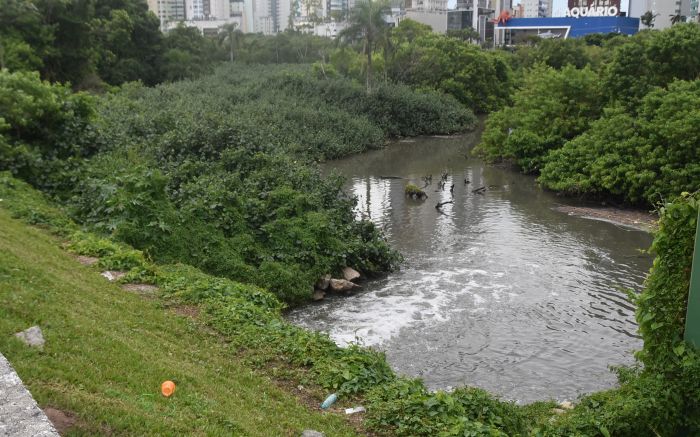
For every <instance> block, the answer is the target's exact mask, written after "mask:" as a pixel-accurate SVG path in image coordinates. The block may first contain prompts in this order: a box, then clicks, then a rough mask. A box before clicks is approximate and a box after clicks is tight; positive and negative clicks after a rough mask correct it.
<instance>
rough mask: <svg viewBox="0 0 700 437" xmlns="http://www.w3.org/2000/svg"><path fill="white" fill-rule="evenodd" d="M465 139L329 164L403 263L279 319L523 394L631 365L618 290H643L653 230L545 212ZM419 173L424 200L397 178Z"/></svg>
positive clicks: (582, 388)
mask: <svg viewBox="0 0 700 437" xmlns="http://www.w3.org/2000/svg"><path fill="white" fill-rule="evenodd" d="M473 141H474V137H464V138H459V139H422V140H417V141H415V142H413V143H401V144H396V145H392V146H390V147H388V148H386V149H384V150H381V151H375V152H370V153H366V154H363V155H360V156H355V157H351V158H349V159H346V160H342V161H336V162H333V163H330V164H329V165H330V166H332V167H333V168H335V169H337V170H338V171H340V172H341V173H342V174H344V175H346V176H347V177H348V178H349V182H348V191H349V192H350V194H352V195H354V196H357V198H358V208H357V211H358V215H364V216H366V217H369V218H370V219H371V220H372V221H373V222H375V223H376V224H377V225H379V226H380V227H382V228H383V229H384V230H385V232H386V234H387V237H388V238H389V240H390V242H391V244H392V245H393V246H394V247H395V248H397V249H398V250H400V251H401V252H402V253H403V254H404V256H405V257H406V264H405V266H404V267H403V268H402V270H401V271H399V272H396V273H393V274H391V275H389V276H388V277H386V278H383V279H381V280H377V281H373V282H371V283H368V284H365V286H364V288H363V291H362V292H360V293H357V294H355V295H353V296H351V297H348V298H333V297H331V298H329V299H326V300H325V301H323V302H321V303H319V304H315V305H309V306H307V307H304V308H300V309H297V310H295V311H294V312H292V313H291V314H290V316H289V317H290V319H291V320H292V321H293V322H295V323H298V324H300V325H303V326H306V327H309V328H312V329H318V330H323V331H326V332H328V333H329V334H330V335H331V336H332V337H333V338H334V339H335V340H336V341H337V342H338V343H341V344H342V343H347V342H350V341H354V340H356V339H360V340H361V341H362V342H364V343H365V344H369V345H374V346H376V347H378V348H380V349H383V350H385V351H386V353H387V357H388V359H389V361H390V362H391V364H392V365H393V366H394V368H395V369H396V370H397V371H399V372H402V373H405V374H409V375H415V376H421V377H422V378H423V379H424V380H425V381H426V383H427V385H428V386H430V387H433V388H446V387H453V386H458V385H464V384H469V385H475V386H479V387H483V388H486V389H488V390H490V391H492V392H495V393H498V394H501V395H502V396H504V397H506V398H509V399H517V400H520V401H531V400H536V399H546V398H550V397H553V398H559V399H572V398H574V397H575V396H576V395H578V394H580V393H584V392H589V391H593V390H598V389H602V388H606V387H609V386H611V385H612V384H614V382H615V378H614V375H612V374H611V373H610V372H609V371H608V369H607V366H608V365H611V364H625V363H630V362H631V360H632V358H631V353H630V351H631V350H633V349H637V348H639V347H640V345H641V344H640V340H639V338H638V337H637V336H636V325H635V323H634V307H633V305H632V304H631V303H630V302H629V301H628V299H627V297H626V294H625V292H624V291H623V289H634V290H638V289H639V288H640V284H641V283H642V281H643V279H644V276H645V274H646V272H647V271H648V269H649V267H650V265H651V260H650V258H649V257H648V256H646V255H643V254H641V253H640V251H639V249H642V248H646V247H648V245H649V244H650V236H649V235H647V234H645V233H643V232H639V231H635V230H632V229H628V228H623V227H620V226H616V225H613V224H610V223H604V222H599V221H591V220H586V219H581V218H577V217H571V216H568V215H565V214H562V213H559V212H557V211H554V210H553V209H552V207H553V206H555V205H556V203H557V200H558V199H557V198H556V197H554V196H552V195H551V194H549V193H545V192H543V191H541V190H540V189H539V188H538V187H537V186H536V184H535V183H534V181H533V180H532V178H530V177H526V176H522V175H520V174H517V173H514V172H511V171H508V170H503V169H499V168H495V167H489V166H484V165H482V163H481V162H480V161H478V160H474V159H472V158H470V159H466V158H465V156H464V151H465V148H467V147H469V146H470V145H471V143H472V142H473ZM442 171H447V172H448V174H449V177H448V179H447V183H446V188H445V189H444V190H439V189H438V188H437V181H438V180H439V179H440V174H441V172H442ZM429 174H432V176H433V183H432V184H431V185H430V186H428V187H426V188H425V190H426V192H427V193H428V195H429V198H428V199H427V200H426V201H424V202H419V201H415V200H411V199H407V198H406V197H405V196H404V192H403V190H404V187H405V185H406V184H407V183H408V182H412V183H415V184H416V185H418V186H422V185H423V181H422V179H421V178H422V177H423V176H425V175H429ZM389 176H393V177H401V178H402V179H388V178H386V177H389ZM465 179H466V180H467V181H469V183H465ZM452 184H454V193H453V194H451V193H450V190H449V188H450V186H451V185H452ZM481 186H486V187H488V188H487V190H485V192H484V193H483V194H478V193H474V192H473V190H474V189H475V188H478V187H481ZM448 200H453V201H454V203H453V204H447V205H445V206H443V207H442V208H441V211H438V210H436V208H435V204H436V203H437V202H444V201H448Z"/></svg>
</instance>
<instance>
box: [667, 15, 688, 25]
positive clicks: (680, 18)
mask: <svg viewBox="0 0 700 437" xmlns="http://www.w3.org/2000/svg"><path fill="white" fill-rule="evenodd" d="M669 17H670V18H671V25H674V24H678V23H685V15H681V14H675V15H674V14H671V15H669Z"/></svg>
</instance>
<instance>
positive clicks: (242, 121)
mask: <svg viewBox="0 0 700 437" xmlns="http://www.w3.org/2000/svg"><path fill="white" fill-rule="evenodd" d="M398 108H403V110H402V109H398ZM389 109H391V110H389ZM404 111H411V113H410V114H408V113H406V112H404ZM99 113H100V118H99V121H98V124H99V134H100V139H101V141H102V144H103V151H102V152H101V153H100V154H98V155H97V156H95V157H94V158H93V159H92V160H91V161H90V164H89V165H88V166H87V167H86V168H85V169H84V170H83V171H82V172H81V175H80V179H79V181H78V184H77V188H76V190H75V192H74V195H73V197H72V199H71V205H72V206H73V209H74V212H75V214H76V217H78V218H79V220H80V221H81V222H83V223H86V224H88V225H90V226H91V227H93V229H97V230H98V231H100V232H103V233H106V234H111V235H113V236H114V237H115V238H117V239H118V240H120V241H124V242H126V243H128V244H131V245H133V246H134V247H137V248H139V249H142V250H144V251H145V252H146V253H147V254H149V256H152V257H153V258H154V259H157V260H160V261H165V262H178V261H180V262H187V263H189V264H192V265H195V266H197V267H199V268H201V269H203V270H205V271H207V272H210V273H213V274H216V275H221V276H226V277H229V278H233V279H236V280H239V281H242V282H246V283H253V284H257V285H259V286H262V287H266V288H268V289H270V290H272V291H273V292H275V293H276V294H277V296H279V297H280V298H281V299H283V300H284V301H286V302H289V303H297V302H300V301H303V300H305V299H308V298H309V297H310V295H311V291H312V290H311V286H312V285H313V283H314V282H315V281H316V279H317V278H319V277H320V276H322V275H323V274H325V273H329V272H331V273H334V272H337V271H338V270H339V269H340V268H342V267H343V266H346V265H351V266H353V267H354V268H356V269H358V270H360V271H362V272H364V273H365V274H368V275H371V274H374V273H379V272H384V271H388V270H391V269H393V268H395V267H396V266H397V263H398V261H399V256H398V254H397V253H395V252H394V251H393V250H391V249H390V248H389V246H388V245H387V243H386V242H385V241H384V239H383V238H382V236H381V235H380V233H379V231H378V230H377V229H376V228H375V227H374V226H373V225H372V224H371V223H369V222H362V221H356V220H355V219H354V215H353V212H352V208H353V205H354V203H353V200H352V199H349V198H347V197H346V196H345V195H344V194H343V193H342V191H341V187H342V181H341V180H340V179H338V178H335V177H328V178H322V177H321V176H320V173H319V171H318V169H316V168H315V166H314V165H312V164H311V161H316V160H324V159H328V158H335V157H340V156H344V155H347V154H349V153H355V152H360V151H363V150H366V149H367V148H370V147H381V146H383V144H384V141H385V140H386V138H387V137H389V136H392V135H419V134H428V133H444V132H454V131H459V130H464V129H467V128H470V127H471V126H472V125H473V122H474V118H473V115H472V114H471V113H470V112H469V111H467V110H466V109H464V108H462V107H461V106H460V105H459V104H458V103H457V102H455V101H454V100H453V99H451V98H449V97H447V96H441V95H439V94H436V93H416V92H413V91H411V90H409V89H408V88H406V87H404V86H396V85H387V86H386V87H385V88H380V89H378V90H377V91H376V93H373V94H371V95H367V94H366V93H365V91H364V89H363V88H362V87H361V86H359V85H356V84H354V83H352V82H350V81H348V80H339V79H333V80H319V79H314V78H313V77H312V76H311V75H310V71H309V68H304V67H293V66H284V67H245V66H233V67H226V68H222V69H220V70H219V71H218V72H217V73H216V74H215V75H213V76H210V77H207V78H203V79H201V80H198V81H192V82H180V83H177V84H172V85H164V86H159V87H157V88H154V89H148V88H144V87H140V86H129V87H125V88H124V89H123V90H122V91H121V92H119V93H117V94H114V95H110V96H106V97H105V98H104V99H103V100H102V101H101V102H100V104H99ZM373 114H377V115H379V114H381V115H382V116H381V117H377V119H376V120H374V119H373V118H372V115H373Z"/></svg>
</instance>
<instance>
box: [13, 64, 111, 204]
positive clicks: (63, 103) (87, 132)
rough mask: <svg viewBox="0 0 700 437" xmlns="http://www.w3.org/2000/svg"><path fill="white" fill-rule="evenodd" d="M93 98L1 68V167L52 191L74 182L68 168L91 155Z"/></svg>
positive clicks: (93, 148) (37, 78)
mask: <svg viewBox="0 0 700 437" xmlns="http://www.w3.org/2000/svg"><path fill="white" fill-rule="evenodd" d="M94 112H95V111H94V104H93V98H91V97H90V96H88V95H86V94H84V93H75V94H74V93H73V92H72V91H71V90H70V88H68V87H66V86H63V85H51V84H49V83H48V82H45V81H41V80H40V79H39V74H38V73H23V72H17V73H10V72H8V71H7V70H0V171H2V170H9V171H10V172H12V174H14V175H16V176H18V177H20V178H22V179H24V180H26V181H29V182H31V183H32V184H34V185H35V186H38V187H41V188H43V189H50V190H53V191H61V190H66V189H68V188H69V187H70V186H71V184H72V183H74V182H75V180H74V179H73V175H72V170H74V169H75V168H77V167H79V166H80V165H81V163H82V162H83V161H84V159H85V158H87V157H88V156H90V155H92V154H94V153H95V151H96V149H97V146H96V143H97V138H96V136H95V132H94V128H93V126H92V120H93V118H94Z"/></svg>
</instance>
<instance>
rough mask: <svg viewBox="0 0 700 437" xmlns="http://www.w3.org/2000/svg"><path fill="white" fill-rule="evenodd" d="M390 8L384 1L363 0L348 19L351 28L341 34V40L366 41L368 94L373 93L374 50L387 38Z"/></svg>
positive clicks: (356, 5)
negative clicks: (388, 11) (385, 16)
mask: <svg viewBox="0 0 700 437" xmlns="http://www.w3.org/2000/svg"><path fill="white" fill-rule="evenodd" d="M388 8H389V5H388V3H386V2H385V1H384V0H380V1H378V2H373V1H372V0H361V1H358V2H357V3H356V4H355V7H354V8H353V10H352V11H350V16H349V17H348V22H349V26H348V27H346V28H345V29H343V31H342V32H340V35H339V36H340V37H341V39H350V40H360V39H363V40H364V45H365V54H366V55H367V76H366V78H367V92H368V93H370V92H371V91H372V50H373V47H374V46H375V45H376V44H377V43H378V42H380V41H382V40H383V39H385V38H386V36H387V31H388V26H387V24H386V21H384V15H385V14H386V12H387V9H388Z"/></svg>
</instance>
